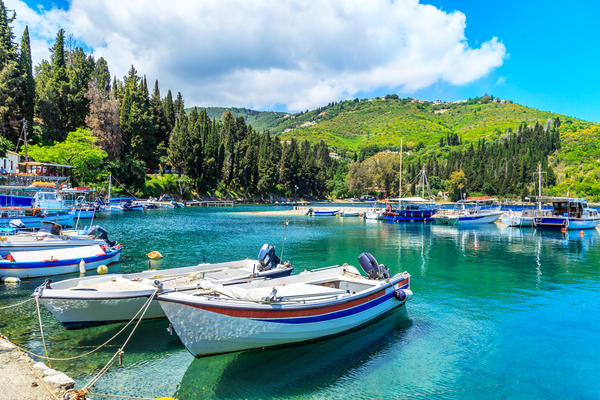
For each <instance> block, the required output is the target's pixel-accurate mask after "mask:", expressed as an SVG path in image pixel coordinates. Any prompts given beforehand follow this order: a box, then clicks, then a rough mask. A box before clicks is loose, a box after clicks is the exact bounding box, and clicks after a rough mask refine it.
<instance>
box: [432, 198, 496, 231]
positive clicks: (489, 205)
mask: <svg viewBox="0 0 600 400" xmlns="http://www.w3.org/2000/svg"><path fill="white" fill-rule="evenodd" d="M501 215H502V211H500V204H499V203H498V201H497V200H496V199H492V198H489V197H486V198H475V199H466V200H459V201H458V202H456V205H455V207H454V209H452V210H440V211H439V212H437V213H436V214H435V215H433V216H432V218H433V220H434V221H435V222H436V223H440V224H444V225H460V226H463V225H479V224H493V223H494V222H496V221H497V220H498V218H500V216H501Z"/></svg>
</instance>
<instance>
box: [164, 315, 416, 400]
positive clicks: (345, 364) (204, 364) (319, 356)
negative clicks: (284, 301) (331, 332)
mask: <svg viewBox="0 0 600 400" xmlns="http://www.w3.org/2000/svg"><path fill="white" fill-rule="evenodd" d="M410 327H411V321H410V320H409V319H407V315H406V307H400V308H398V309H396V310H394V311H392V312H390V313H388V314H386V315H384V316H383V317H382V318H380V319H377V320H376V321H374V322H373V323H371V324H369V325H367V326H365V327H363V328H359V329H356V330H353V331H350V332H349V333H346V334H343V335H340V336H337V337H335V338H331V339H326V340H320V341H317V342H312V343H308V344H303V345H290V346H286V347H279V348H271V349H266V350H249V351H245V352H241V353H233V354H224V355H220V356H213V357H205V358H198V359H195V360H194V361H193V362H192V363H191V364H190V366H189V367H188V369H187V371H186V372H185V374H184V376H183V378H182V380H181V382H180V384H179V387H178V389H177V392H176V393H175V394H174V395H173V397H175V398H179V399H203V398H274V397H278V398H285V397H290V396H301V397H305V396H307V397H309V396H310V394H311V393H312V392H314V391H318V390H319V391H320V390H325V389H327V388H328V387H330V386H332V385H336V384H337V383H339V380H340V379H342V378H343V377H344V376H348V375H351V374H353V373H355V371H356V370H358V369H359V368H361V367H363V366H364V365H365V363H367V362H369V361H372V360H374V359H376V358H378V357H388V356H389V357H393V358H394V359H396V360H397V359H398V358H401V357H402V352H401V350H400V351H399V350H398V349H397V348H395V347H394V345H396V344H398V343H399V342H402V341H403V340H404V338H405V337H406V336H407V334H408V331H409V328H410ZM392 347H394V350H393V355H392V354H391V353H392ZM275 373H276V376H275V375H274V374H275ZM360 390H361V389H360V388H357V392H356V393H354V394H349V393H348V394H347V395H348V397H349V398H351V397H356V396H360V394H361V393H360Z"/></svg>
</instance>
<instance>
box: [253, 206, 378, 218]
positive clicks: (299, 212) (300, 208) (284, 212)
mask: <svg viewBox="0 0 600 400" xmlns="http://www.w3.org/2000/svg"><path fill="white" fill-rule="evenodd" d="M309 208H312V209H313V211H334V210H339V211H344V212H345V211H351V212H356V211H359V212H365V211H367V210H369V208H366V207H336V206H335V205H334V204H332V205H331V206H319V207H314V206H298V207H297V208H296V209H293V210H266V211H243V212H242V213H241V214H252V215H281V216H294V215H306V213H307V212H308V209H309Z"/></svg>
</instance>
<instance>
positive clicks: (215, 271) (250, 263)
mask: <svg viewBox="0 0 600 400" xmlns="http://www.w3.org/2000/svg"><path fill="white" fill-rule="evenodd" d="M292 270H293V267H292V266H291V265H290V264H289V263H286V264H281V263H280V262H279V258H277V256H276V255H275V249H274V247H272V246H268V247H265V246H263V248H262V249H261V252H260V253H259V259H258V260H250V259H245V260H239V261H229V262H223V263H217V264H199V265H195V266H191V267H183V268H173V269H166V270H148V271H144V272H139V273H133V274H110V275H98V276H89V277H82V278H74V279H68V280H64V281H60V282H55V283H54V282H49V283H47V284H45V285H44V286H42V287H41V288H39V289H38V294H39V301H40V303H42V304H43V305H44V306H46V308H48V310H50V312H51V313H52V314H53V315H54V316H55V317H56V318H57V319H58V320H59V321H60V322H61V323H62V324H63V326H64V327H65V328H67V329H78V328H83V327H86V326H94V325H103V324H110V323H115V322H124V321H129V320H130V319H131V318H132V317H133V316H134V315H135V314H136V313H137V312H138V311H139V310H140V308H141V307H142V306H143V305H144V304H145V303H146V301H147V300H148V297H149V296H151V295H152V294H153V293H155V292H156V291H157V290H158V291H159V292H160V293H168V292H171V291H186V290H193V289H197V288H198V286H197V285H198V282H200V281H211V282H218V283H220V284H223V285H231V284H235V283H238V282H244V281H248V280H251V279H257V278H258V279H260V278H262V279H265V278H274V277H281V276H287V275H289V274H290V273H291V272H292ZM164 316H165V315H164V312H163V311H162V309H161V308H160V306H159V305H158V302H157V301H156V300H155V301H153V302H152V303H151V304H150V306H149V308H148V310H147V311H146V314H145V315H144V318H145V319H150V318H164Z"/></svg>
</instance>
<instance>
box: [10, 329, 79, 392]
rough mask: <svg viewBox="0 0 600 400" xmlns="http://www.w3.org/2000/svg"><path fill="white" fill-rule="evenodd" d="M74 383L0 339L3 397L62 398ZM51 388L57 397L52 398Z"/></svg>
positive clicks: (62, 374)
mask: <svg viewBox="0 0 600 400" xmlns="http://www.w3.org/2000/svg"><path fill="white" fill-rule="evenodd" d="M27 364H29V366H31V368H30V367H29V366H28V365H27ZM32 369H33V371H35V373H34V372H33V371H32ZM36 374H37V376H36ZM74 385H75V382H74V381H73V380H72V379H71V378H69V377H68V376H67V375H65V374H64V373H62V372H59V371H56V370H54V369H51V368H48V366H46V365H45V364H43V363H41V362H35V361H33V360H32V359H31V358H30V357H28V356H26V355H24V354H22V353H20V352H19V351H17V349H16V347H15V346H14V345H12V344H11V343H9V342H7V341H5V340H4V339H1V338H0V388H2V393H1V394H0V398H2V399H4V400H42V399H43V400H46V399H50V400H55V399H56V398H59V399H62V398H63V395H64V393H65V391H66V390H68V389H71V388H72V387H73V386H74ZM46 387H47V388H46ZM48 390H51V391H52V392H53V393H54V394H55V395H56V397H53V396H52V395H51V394H50V393H49V392H48Z"/></svg>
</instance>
